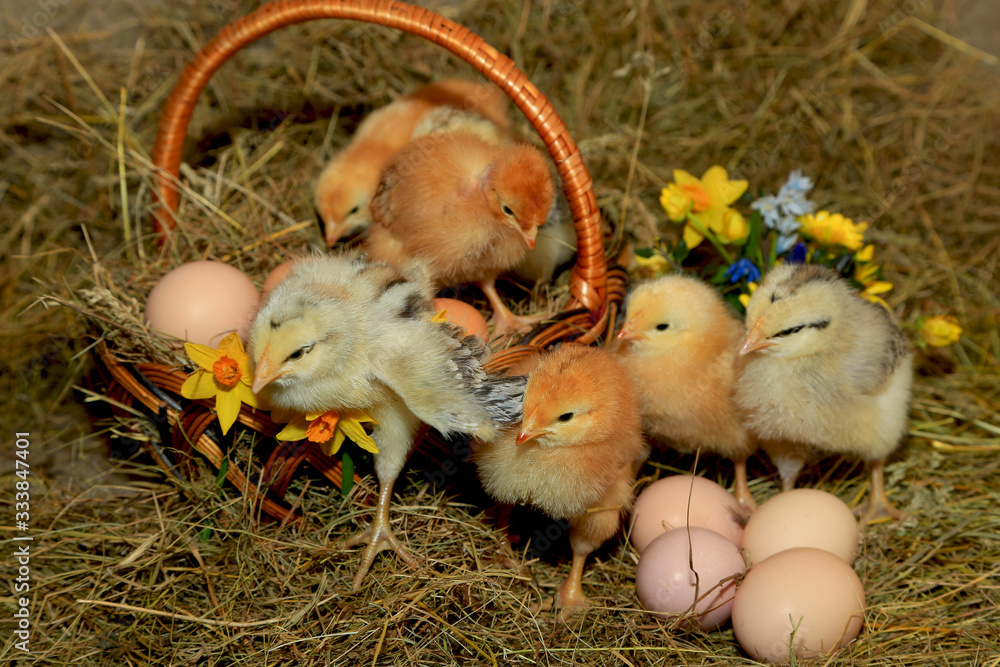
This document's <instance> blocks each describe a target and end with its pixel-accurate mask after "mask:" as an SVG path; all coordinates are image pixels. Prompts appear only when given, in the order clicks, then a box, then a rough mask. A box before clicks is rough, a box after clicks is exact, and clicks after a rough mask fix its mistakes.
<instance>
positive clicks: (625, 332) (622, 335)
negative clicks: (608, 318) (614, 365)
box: [615, 322, 647, 342]
mask: <svg viewBox="0 0 1000 667" xmlns="http://www.w3.org/2000/svg"><path fill="white" fill-rule="evenodd" d="M615 338H617V339H618V340H620V341H622V342H625V341H629V340H646V338H647V336H646V334H644V333H639V332H636V331H632V330H631V329H629V328H628V323H627V322H626V324H625V326H624V327H622V330H621V331H619V332H618V335H617V336H615Z"/></svg>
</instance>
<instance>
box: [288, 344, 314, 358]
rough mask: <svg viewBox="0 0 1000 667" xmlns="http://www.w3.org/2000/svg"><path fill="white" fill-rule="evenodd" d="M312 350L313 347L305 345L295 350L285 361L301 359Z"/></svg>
mask: <svg viewBox="0 0 1000 667" xmlns="http://www.w3.org/2000/svg"><path fill="white" fill-rule="evenodd" d="M312 348H313V346H312V345H305V346H303V347H300V348H299V349H297V350H295V351H294V352H292V353H291V354H290V355H288V357H287V358H286V359H285V361H295V360H296V359H301V358H302V357H304V356H305V355H306V354H307V353H308V352H310V351H311V350H312Z"/></svg>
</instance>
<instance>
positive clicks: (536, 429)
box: [473, 344, 648, 613]
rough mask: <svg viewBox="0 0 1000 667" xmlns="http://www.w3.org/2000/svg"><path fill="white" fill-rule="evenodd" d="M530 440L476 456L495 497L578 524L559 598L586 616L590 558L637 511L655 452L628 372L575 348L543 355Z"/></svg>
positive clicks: (524, 434) (505, 440)
mask: <svg viewBox="0 0 1000 667" xmlns="http://www.w3.org/2000/svg"><path fill="white" fill-rule="evenodd" d="M523 412H524V419H523V421H522V423H521V428H520V430H516V429H511V430H508V431H501V432H499V433H498V435H497V436H495V437H493V438H491V439H489V440H485V439H484V440H481V441H478V442H476V443H475V446H474V447H473V460H474V461H475V463H476V466H477V469H478V473H479V478H480V480H481V481H482V483H483V487H484V488H485V489H486V491H487V493H489V494H490V495H491V496H492V497H494V498H496V499H497V500H499V501H501V502H505V503H523V504H528V505H532V506H534V507H536V508H538V509H540V510H541V511H542V512H544V513H545V514H547V515H548V516H550V517H552V518H554V519H565V520H568V521H569V540H570V545H571V547H572V549H573V564H572V566H571V569H570V573H569V576H568V577H567V578H566V580H565V582H564V583H563V584H562V586H561V587H560V588H559V592H558V595H557V596H556V604H557V606H559V607H560V608H562V610H563V613H570V612H571V611H572V610H573V609H574V608H577V607H581V606H585V605H586V604H587V597H586V595H584V593H583V585H582V577H583V568H584V564H585V562H586V559H587V556H588V555H589V554H590V553H591V552H592V551H593V550H594V549H596V548H598V547H599V546H601V544H603V543H604V542H605V541H606V540H608V539H609V538H611V537H612V536H614V534H615V533H616V532H617V531H618V528H619V526H620V524H621V517H622V516H623V515H624V514H625V513H627V512H628V510H629V508H631V506H632V501H633V492H632V486H633V484H634V483H635V476H636V471H637V470H638V469H639V467H640V466H641V465H642V462H643V461H644V460H645V458H646V454H647V453H648V452H647V449H646V445H645V443H644V442H643V439H642V433H641V431H640V418H639V408H638V403H637V398H636V394H635V391H634V389H633V388H632V382H631V380H630V379H629V377H628V374H627V373H626V372H625V369H624V368H622V366H621V365H620V364H619V363H618V362H616V361H615V359H614V357H612V356H611V355H610V354H609V353H607V352H606V351H604V350H602V349H600V348H596V347H586V346H582V345H573V344H567V345H564V346H562V347H561V348H559V349H558V350H556V351H554V352H551V353H548V354H545V355H542V356H541V357H540V360H539V362H538V364H537V366H536V367H535V368H534V369H533V370H532V371H531V373H530V374H529V375H528V384H527V386H526V387H525V390H524V402H523Z"/></svg>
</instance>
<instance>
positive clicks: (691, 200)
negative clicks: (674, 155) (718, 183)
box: [660, 172, 712, 222]
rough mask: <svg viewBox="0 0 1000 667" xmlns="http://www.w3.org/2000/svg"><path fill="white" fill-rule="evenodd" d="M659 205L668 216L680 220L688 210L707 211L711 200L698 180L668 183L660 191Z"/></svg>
mask: <svg viewBox="0 0 1000 667" xmlns="http://www.w3.org/2000/svg"><path fill="white" fill-rule="evenodd" d="M675 173H676V172H675ZM683 173H687V172H683ZM660 206H662V207H663V210H664V211H666V212H667V217H668V218H670V219H671V220H673V221H674V222H680V221H681V220H683V219H684V216H685V215H687V214H688V213H689V212H692V211H693V212H696V213H701V212H703V211H707V210H708V209H709V208H711V206H712V200H711V198H710V197H709V194H708V192H706V191H705V188H704V187H702V185H701V183H700V182H696V183H684V184H682V185H679V184H677V183H669V184H668V185H667V187H665V188H664V189H663V191H662V192H661V193H660Z"/></svg>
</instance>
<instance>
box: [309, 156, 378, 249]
mask: <svg viewBox="0 0 1000 667" xmlns="http://www.w3.org/2000/svg"><path fill="white" fill-rule="evenodd" d="M377 185H378V171H377V170H375V169H374V167H369V166H368V165H366V164H358V163H357V162H356V161H352V160H346V159H340V158H335V159H334V160H333V161H331V162H330V164H328V165H327V167H326V168H325V169H324V170H323V173H322V174H320V177H319V181H318V182H317V183H316V214H317V215H318V216H319V217H320V219H321V220H322V223H323V227H324V234H325V236H326V243H327V245H329V246H332V245H333V244H334V243H336V242H337V241H338V240H339V239H341V238H343V237H345V236H349V235H351V234H355V233H357V232H360V231H361V230H362V229H364V228H366V227H367V226H368V225H369V224H370V223H371V214H370V213H369V209H368V205H369V203H370V201H371V197H372V193H373V192H374V191H375V188H376V186H377Z"/></svg>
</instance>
